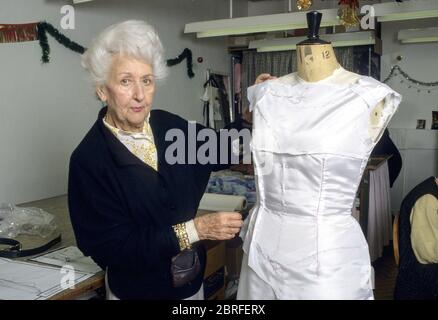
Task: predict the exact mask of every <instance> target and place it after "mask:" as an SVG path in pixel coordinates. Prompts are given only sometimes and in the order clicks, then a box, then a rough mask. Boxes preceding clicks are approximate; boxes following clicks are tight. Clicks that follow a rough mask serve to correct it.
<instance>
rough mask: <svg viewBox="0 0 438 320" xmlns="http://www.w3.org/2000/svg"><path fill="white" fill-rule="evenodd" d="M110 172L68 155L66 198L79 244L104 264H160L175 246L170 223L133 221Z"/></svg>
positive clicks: (142, 267) (137, 268)
mask: <svg viewBox="0 0 438 320" xmlns="http://www.w3.org/2000/svg"><path fill="white" fill-rule="evenodd" d="M96 171H100V172H96ZM111 177H112V175H111V174H110V173H109V172H108V169H105V166H103V167H102V169H100V170H93V169H90V168H86V167H85V166H83V165H82V166H81V164H80V163H79V162H78V161H77V159H75V157H74V156H72V158H71V160H70V169H69V182H68V204H69V210H70V217H71V222H72V225H73V229H74V231H75V235H76V240H77V244H78V247H79V249H81V251H82V252H83V253H84V254H85V255H86V256H91V258H92V259H93V260H94V261H95V262H96V263H97V264H98V265H99V266H100V267H101V268H102V269H105V268H106V267H109V268H115V269H121V270H126V271H131V272H145V271H148V270H149V271H152V270H158V269H161V270H163V268H166V267H168V266H169V264H170V260H171V257H172V256H174V255H176V254H177V253H178V252H179V245H178V241H177V238H176V236H175V233H174V231H173V229H172V226H170V225H169V226H161V227H159V226H156V225H150V226H148V227H143V226H139V225H138V224H136V223H135V221H134V220H133V219H132V218H131V217H130V216H129V214H128V213H127V212H126V209H124V205H123V200H122V199H120V198H119V197H118V195H117V192H115V190H114V188H115V184H114V183H112V182H113V181H112V180H111Z"/></svg>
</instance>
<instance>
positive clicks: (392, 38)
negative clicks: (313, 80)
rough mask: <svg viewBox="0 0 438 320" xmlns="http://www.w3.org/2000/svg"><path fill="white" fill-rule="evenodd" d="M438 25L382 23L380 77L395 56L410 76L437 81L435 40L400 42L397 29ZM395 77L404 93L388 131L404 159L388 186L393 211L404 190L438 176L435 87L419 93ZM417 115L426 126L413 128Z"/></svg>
mask: <svg viewBox="0 0 438 320" xmlns="http://www.w3.org/2000/svg"><path fill="white" fill-rule="evenodd" d="M431 26H435V27H436V26H438V19H436V18H434V19H425V20H422V21H415V22H414V21H403V22H387V23H384V24H383V28H382V39H383V55H382V60H381V62H382V71H381V76H382V79H384V78H386V76H387V75H388V74H389V71H390V69H391V66H393V65H394V64H396V63H397V61H396V60H395V58H396V57H397V56H398V55H402V56H403V60H402V61H401V62H400V63H399V65H400V67H401V68H402V69H403V70H405V71H406V72H407V73H408V74H409V75H410V76H411V77H413V78H415V79H418V80H420V81H424V82H436V81H438V43H419V44H401V43H400V42H399V41H398V40H397V32H398V31H399V30H402V29H412V28H425V27H431ZM401 79H402V78H400V77H397V78H395V79H393V80H391V81H389V82H388V85H390V86H391V87H392V88H393V89H394V90H396V91H397V92H399V93H400V94H401V95H402V96H403V101H402V103H401V105H400V107H399V110H398V112H397V113H396V114H395V116H394V117H393V119H392V121H391V123H390V125H389V126H390V135H391V137H392V139H393V141H394V143H395V144H396V145H397V147H398V149H399V150H400V153H401V155H402V159H403V167H402V171H401V173H400V176H399V177H398V178H397V180H396V183H395V184H394V186H393V188H392V189H391V204H392V209H393V211H398V210H399V209H400V204H401V201H402V200H403V198H404V197H405V196H406V194H407V193H408V192H409V191H410V190H411V189H412V188H414V187H415V186H416V185H417V184H419V183H420V182H422V181H423V180H425V179H426V178H428V177H430V176H438V130H430V126H431V120H432V111H433V110H434V111H438V90H435V91H432V93H430V94H428V93H418V92H417V90H416V89H414V88H411V89H409V88H408V87H407V83H406V81H405V82H404V83H400V80H401ZM417 119H426V130H416V129H415V128H416V124H417Z"/></svg>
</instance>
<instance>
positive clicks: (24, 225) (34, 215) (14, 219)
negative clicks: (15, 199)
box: [0, 204, 58, 238]
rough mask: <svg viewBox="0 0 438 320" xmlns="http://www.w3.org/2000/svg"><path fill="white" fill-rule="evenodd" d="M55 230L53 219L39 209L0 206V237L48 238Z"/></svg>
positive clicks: (7, 205) (8, 205)
mask: <svg viewBox="0 0 438 320" xmlns="http://www.w3.org/2000/svg"><path fill="white" fill-rule="evenodd" d="M57 228H58V227H57V225H56V222H55V217H54V216H53V215H52V214H50V213H48V212H46V211H44V210H42V209H40V208H32V207H31V208H22V207H16V206H14V205H13V204H2V205H0V237H7V238H15V237H16V236H17V235H19V234H25V235H33V236H40V237H42V238H48V237H50V236H52V235H53V234H54V232H55V231H56V230H57Z"/></svg>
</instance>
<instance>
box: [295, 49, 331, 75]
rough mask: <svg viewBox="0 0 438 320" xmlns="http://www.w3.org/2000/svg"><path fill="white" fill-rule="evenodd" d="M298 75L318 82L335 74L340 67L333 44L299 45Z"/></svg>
mask: <svg viewBox="0 0 438 320" xmlns="http://www.w3.org/2000/svg"><path fill="white" fill-rule="evenodd" d="M297 65H298V76H299V77H300V78H301V79H303V80H305V81H308V82H317V81H320V80H323V79H325V78H327V77H329V76H331V75H332V74H333V72H334V71H335V70H336V69H338V68H339V67H340V65H339V63H338V60H337V59H336V56H335V52H334V50H333V47H332V45H331V44H316V45H298V46H297Z"/></svg>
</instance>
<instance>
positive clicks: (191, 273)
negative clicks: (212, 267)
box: [170, 249, 201, 287]
mask: <svg viewBox="0 0 438 320" xmlns="http://www.w3.org/2000/svg"><path fill="white" fill-rule="evenodd" d="M170 272H171V274H172V283H173V286H174V287H182V286H184V285H186V284H187V283H189V282H190V281H192V280H193V279H195V278H196V276H197V275H198V274H199V272H201V263H200V262H199V257H198V253H197V252H196V250H195V249H185V250H183V251H181V252H180V253H178V254H177V255H176V256H174V257H173V258H172V264H171V267H170Z"/></svg>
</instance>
